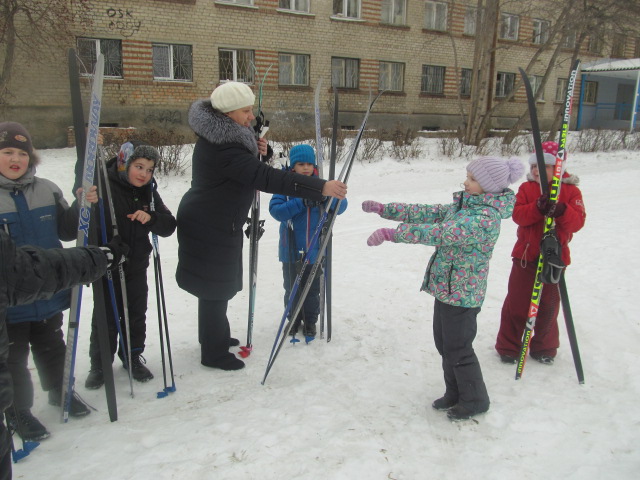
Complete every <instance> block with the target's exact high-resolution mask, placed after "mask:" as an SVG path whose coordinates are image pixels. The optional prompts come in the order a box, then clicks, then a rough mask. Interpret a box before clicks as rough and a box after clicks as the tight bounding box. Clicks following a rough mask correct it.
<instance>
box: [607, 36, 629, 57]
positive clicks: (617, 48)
mask: <svg viewBox="0 0 640 480" xmlns="http://www.w3.org/2000/svg"><path fill="white" fill-rule="evenodd" d="M626 45H627V36H626V35H622V34H620V33H618V34H616V35H614V36H613V43H612V44H611V56H612V57H613V58H625V55H624V53H625V46H626Z"/></svg>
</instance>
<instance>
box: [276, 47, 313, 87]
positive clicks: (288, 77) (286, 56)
mask: <svg viewBox="0 0 640 480" xmlns="http://www.w3.org/2000/svg"><path fill="white" fill-rule="evenodd" d="M278 60H279V61H278V71H279V78H278V83H279V84H280V85H296V86H305V87H306V86H308V85H309V55H295V54H292V53H281V54H280V55H279V57H278Z"/></svg>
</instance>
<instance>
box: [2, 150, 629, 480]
mask: <svg viewBox="0 0 640 480" xmlns="http://www.w3.org/2000/svg"><path fill="white" fill-rule="evenodd" d="M425 145H426V150H425V153H424V155H423V157H422V158H420V159H416V160H412V161H410V162H403V163H400V162H397V161H394V160H391V159H389V158H385V159H384V160H382V161H379V162H376V163H357V164H356V165H355V166H354V169H353V172H352V175H351V179H350V182H349V195H348V198H349V202H350V206H349V209H348V210H347V211H346V212H345V214H344V215H342V216H340V217H339V218H338V219H337V221H336V226H335V229H334V252H335V253H334V262H335V263H334V272H335V273H334V301H333V312H334V314H333V318H334V331H333V340H332V341H331V342H330V343H326V342H325V341H323V340H321V339H318V340H316V341H314V342H312V343H311V344H310V345H305V344H304V343H301V344H297V345H296V346H292V345H291V344H288V343H287V344H286V346H285V347H284V348H283V350H282V351H281V353H280V356H279V357H278V359H277V362H276V363H275V365H274V367H273V369H272V371H271V373H270V376H269V378H268V380H267V383H266V384H265V385H264V386H263V385H261V384H260V381H261V379H262V377H263V374H264V369H265V366H266V362H267V358H268V356H269V352H270V350H271V347H272V345H273V341H274V339H275V335H276V331H277V326H278V323H279V321H280V318H281V316H282V311H283V306H282V287H281V285H282V275H281V268H280V264H279V262H278V258H277V232H278V226H277V222H276V221H275V220H273V219H272V218H271V217H270V216H269V214H268V200H269V195H267V194H263V195H262V217H263V218H266V219H267V222H266V233H265V234H264V236H263V238H262V240H261V242H260V262H259V263H260V264H259V279H258V290H257V301H256V303H257V314H256V320H255V329H254V333H253V344H254V350H253V353H252V354H251V356H250V357H249V358H248V359H247V367H246V368H245V369H244V370H241V371H238V372H223V371H219V370H212V369H208V368H205V367H203V366H201V365H200V363H199V345H198V342H197V320H196V311H197V303H196V299H195V298H194V297H192V296H190V295H189V294H187V293H186V292H184V291H182V290H180V289H179V288H178V287H177V286H176V284H175V279H174V272H175V266H176V262H177V257H176V252H177V241H176V236H175V235H174V236H172V237H171V238H168V239H161V243H160V248H161V255H162V262H163V271H164V284H165V292H166V297H167V302H168V310H169V321H170V330H171V344H172V349H173V362H174V370H175V382H176V386H177V391H176V392H175V393H173V394H171V395H169V396H168V397H167V398H164V399H157V398H156V392H158V391H160V390H161V389H162V387H163V381H162V369H161V363H160V351H159V342H158V326H157V314H156V306H155V305H156V303H155V297H154V293H153V291H154V288H153V285H154V284H153V267H152V268H151V269H150V270H149V284H150V291H151V293H150V298H149V311H148V321H147V323H148V326H147V336H148V344H147V351H146V352H145V356H146V358H147V365H148V366H149V368H150V369H151V371H152V372H153V373H154V374H155V377H156V378H155V379H154V380H152V381H150V382H148V383H146V384H139V383H136V384H135V385H134V387H135V398H131V397H130V396H129V381H128V377H127V373H126V371H125V370H124V369H123V368H122V367H121V366H120V365H119V364H114V371H115V376H116V388H117V394H118V413H119V420H118V421H117V422H114V423H110V422H109V417H108V415H107V410H106V401H105V396H104V389H101V390H97V391H88V390H85V388H84V380H85V378H86V374H87V371H88V362H89V360H88V344H89V330H90V328H89V323H90V313H91V304H92V299H91V296H90V293H91V292H90V289H86V288H85V289H84V300H83V309H82V320H81V326H80V340H79V342H80V343H79V350H78V366H77V381H76V388H77V390H78V392H79V393H80V394H81V395H82V397H83V398H84V399H85V400H86V401H87V402H88V403H90V404H91V405H93V406H94V407H95V408H96V409H97V411H95V412H93V413H92V414H91V415H90V416H89V417H87V418H84V419H80V420H76V419H71V420H70V421H69V423H67V424H60V423H59V420H58V418H59V413H58V410H57V409H56V408H54V407H51V406H49V405H47V403H46V396H45V394H43V392H42V391H41V390H40V389H39V388H37V393H36V405H35V407H34V409H33V413H34V414H35V415H36V416H37V417H38V418H39V419H40V420H41V421H42V422H43V423H44V424H45V425H46V426H47V427H48V429H49V430H50V431H51V433H52V435H51V437H50V438H49V439H47V440H45V441H43V442H42V443H41V445H40V446H39V447H38V448H37V449H36V450H35V451H33V453H32V454H31V455H30V456H29V457H27V458H25V459H24V460H22V461H21V462H20V463H18V464H15V465H14V478H18V479H45V478H65V479H68V480H72V479H86V478H91V479H92V480H103V479H129V478H132V479H133V478H135V479H146V478H153V479H269V480H270V479H279V480H280V479H294V478H295V479H319V480H320V479H322V480H325V479H350V480H351V479H364V480H369V479H381V480H382V479H397V480H400V479H403V480H413V479H431V478H433V479H435V478H439V479H441V478H444V479H459V478H465V477H471V476H473V478H481V479H489V478H491V479H512V478H520V479H540V478H547V479H556V478H558V479H559V478H562V479H576V480H578V479H579V480H584V479H602V478H611V479H632V478H638V469H639V468H640V450H639V449H638V443H639V441H640V408H639V407H638V398H639V397H640V375H638V373H637V372H638V370H637V368H636V367H637V365H638V363H637V362H638V353H639V351H638V346H637V345H638V339H640V320H639V319H638V315H636V314H635V313H634V312H635V307H634V306H633V305H634V304H635V301H634V300H633V299H634V298H635V295H637V292H638V290H637V286H638V285H639V284H640V273H639V272H640V260H639V258H640V257H639V256H638V254H637V245H638V233H639V232H640V226H639V224H638V221H637V218H638V217H637V213H636V214H634V213H633V212H634V211H635V208H634V207H633V205H634V203H633V202H634V200H633V198H635V196H636V195H637V191H638V185H639V182H640V152H628V151H620V152H614V153H606V154H604V153H596V154H571V153H570V155H569V163H568V170H569V171H571V172H573V173H576V174H578V175H579V176H580V178H581V189H582V191H583V194H584V199H585V204H586V208H587V214H588V217H587V224H586V226H585V228H584V229H583V230H582V231H581V232H579V233H578V234H577V235H576V236H575V238H574V241H573V242H572V246H571V248H572V258H573V264H572V265H571V267H570V268H569V270H568V272H567V284H568V288H569V295H570V299H571V304H572V309H573V315H574V318H575V323H576V330H577V336H578V341H579V345H580V350H581V353H582V361H583V365H584V371H585V377H586V382H585V384H584V385H579V384H578V381H577V379H576V373H575V369H574V365H573V360H572V357H571V352H570V349H569V346H568V343H567V339H566V329H565V328H564V325H561V329H560V330H561V343H562V345H561V349H560V351H559V354H558V357H557V359H556V363H555V365H553V366H545V365H542V364H539V363H537V362H535V361H529V362H527V364H526V368H525V371H524V375H523V378H522V379H521V380H520V381H515V380H514V373H515V367H514V366H508V365H504V364H502V363H500V361H499V358H498V356H497V354H496V352H495V350H494V348H493V345H494V343H495V336H496V333H497V330H498V325H499V315H500V308H501V305H502V301H503V299H504V295H505V292H506V285H507V278H508V274H509V271H510V251H511V248H512V245H513V243H514V240H515V225H514V224H513V222H511V221H505V222H503V230H502V235H501V238H500V240H499V242H498V245H497V247H496V249H495V252H494V256H493V260H492V264H491V274H490V278H489V290H488V294H487V298H486V301H485V303H484V307H483V309H482V312H481V313H480V315H479V318H478V320H479V331H478V336H477V339H476V341H475V343H474V346H475V349H476V351H477V354H478V356H479V358H480V362H481V365H482V368H483V372H484V376H485V381H486V383H487V387H488V390H489V394H490V396H491V402H492V403H491V410H490V411H489V412H488V413H487V414H485V415H481V416H479V417H478V418H477V421H466V422H462V423H451V422H450V421H448V420H447V418H446V415H445V414H444V413H442V412H437V411H435V410H433V409H432V408H431V406H430V405H431V402H432V401H433V400H434V399H435V398H437V397H439V396H440V395H441V394H442V393H443V391H444V386H443V380H442V371H441V366H440V357H439V355H438V353H437V351H436V349H435V346H434V345H433V340H432V335H431V316H432V308H433V298H432V297H431V296H429V295H428V294H426V293H420V292H419V288H420V284H421V281H422V276H423V273H424V269H425V267H426V264H427V261H428V259H429V257H430V255H431V253H432V251H433V248H431V247H423V246H409V245H396V244H388V243H385V244H383V245H382V246H380V247H377V248H370V247H367V245H366V238H367V236H368V235H369V234H370V233H371V232H372V231H373V230H374V229H376V228H379V227H383V226H391V224H390V223H389V222H387V221H385V220H383V219H381V218H379V217H378V216H376V215H372V214H365V213H363V212H362V210H361V208H360V203H361V202H362V201H363V200H366V199H374V200H378V201H381V202H389V201H406V202H420V203H444V202H448V201H450V199H451V193H452V192H453V191H455V190H458V189H459V185H460V183H461V182H462V181H463V180H464V178H465V175H466V173H465V169H464V166H465V165H466V160H462V159H442V158H440V157H439V156H438V154H437V153H436V144H435V141H429V142H426V143H425ZM41 154H42V157H43V161H42V164H41V166H40V168H39V170H38V174H39V175H40V176H43V177H45V178H49V179H51V180H53V181H55V182H56V183H58V184H59V185H60V186H61V187H62V189H63V191H64V192H65V195H66V196H67V198H69V196H70V195H69V192H70V189H71V185H72V182H73V178H72V175H71V172H72V171H73V163H74V161H75V159H74V156H75V150H72V149H59V150H46V151H42V152H41ZM526 157H528V155H521V158H522V159H523V162H524V161H526ZM189 183H190V173H189V172H187V174H186V175H185V176H183V177H175V176H171V177H164V178H161V179H160V193H161V195H162V197H163V199H164V200H165V202H166V203H167V204H168V206H169V207H170V208H171V209H172V210H173V211H174V212H175V211H176V210H177V207H178V203H179V201H180V198H181V197H182V195H183V194H184V192H185V191H186V190H187V189H188V187H189ZM515 188H517V185H516V186H515ZM634 219H635V220H634ZM203 221H206V219H203ZM633 245H636V247H634V246H633ZM245 247H248V246H247V244H246V243H245ZM245 256H248V248H245ZM245 265H246V263H245ZM246 277H247V275H245V283H246V280H247V279H246ZM634 285H635V287H634ZM247 290H248V289H247V288H245V289H244V290H243V291H242V292H241V293H240V294H238V295H237V296H236V297H235V298H234V299H233V300H232V302H231V304H230V307H229V318H230V321H231V324H232V334H233V335H234V336H236V337H238V338H240V339H241V341H242V342H244V340H245V339H246V323H247V318H246V316H247V303H248V300H247ZM33 374H34V379H35V380H36V382H37V375H36V373H35V371H33ZM17 446H18V447H20V446H21V444H20V441H19V440H18V441H17ZM634 472H635V473H634Z"/></svg>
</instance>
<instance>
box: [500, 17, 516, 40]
mask: <svg viewBox="0 0 640 480" xmlns="http://www.w3.org/2000/svg"><path fill="white" fill-rule="evenodd" d="M499 30H500V40H513V41H517V40H518V31H519V30H520V17H519V16H518V15H514V14H512V13H501V14H500V29H499Z"/></svg>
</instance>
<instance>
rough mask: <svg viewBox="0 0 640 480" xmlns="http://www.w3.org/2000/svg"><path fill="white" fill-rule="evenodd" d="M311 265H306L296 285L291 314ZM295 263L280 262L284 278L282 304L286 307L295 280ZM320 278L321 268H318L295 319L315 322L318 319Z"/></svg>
mask: <svg viewBox="0 0 640 480" xmlns="http://www.w3.org/2000/svg"><path fill="white" fill-rule="evenodd" d="M312 267H313V265H308V266H307V269H306V270H305V272H304V274H303V275H302V280H301V282H300V285H299V287H298V291H297V292H296V297H295V300H294V302H293V305H292V306H291V309H292V311H291V314H293V309H294V308H295V306H296V303H297V302H298V299H299V298H300V295H301V294H302V290H303V289H304V285H305V283H306V282H307V279H308V278H309V274H310V273H311V268H312ZM296 275H297V271H296V264H295V263H283V264H282V276H283V278H284V282H283V286H284V306H285V307H286V306H287V304H288V303H289V297H290V296H291V289H292V287H293V283H294V282H295V280H296ZM321 279H322V270H321V269H320V268H318V271H317V274H316V277H315V278H314V279H313V282H311V287H310V288H309V293H308V294H307V298H305V299H304V303H303V304H302V308H301V309H300V312H299V313H298V318H297V319H296V320H301V321H304V322H305V323H316V322H317V321H318V315H320V281H321Z"/></svg>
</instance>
